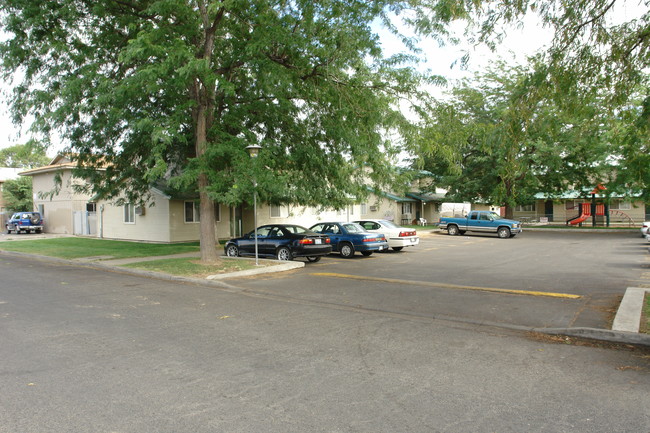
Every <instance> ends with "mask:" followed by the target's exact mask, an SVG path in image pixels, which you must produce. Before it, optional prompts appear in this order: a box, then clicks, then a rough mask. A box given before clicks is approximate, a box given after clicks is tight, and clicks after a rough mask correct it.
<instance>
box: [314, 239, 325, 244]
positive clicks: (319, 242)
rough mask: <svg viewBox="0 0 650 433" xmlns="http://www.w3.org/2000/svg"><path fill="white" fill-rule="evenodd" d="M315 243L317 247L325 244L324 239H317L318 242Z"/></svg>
mask: <svg viewBox="0 0 650 433" xmlns="http://www.w3.org/2000/svg"><path fill="white" fill-rule="evenodd" d="M314 243H315V244H316V245H320V244H322V243H323V240H322V239H316V240H315V241H314Z"/></svg>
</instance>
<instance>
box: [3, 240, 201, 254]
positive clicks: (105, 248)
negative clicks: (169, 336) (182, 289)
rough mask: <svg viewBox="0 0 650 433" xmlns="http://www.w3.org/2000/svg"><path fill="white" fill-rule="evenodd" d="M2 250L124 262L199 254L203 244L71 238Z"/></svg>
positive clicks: (5, 246) (9, 245)
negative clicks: (142, 258)
mask: <svg viewBox="0 0 650 433" xmlns="http://www.w3.org/2000/svg"><path fill="white" fill-rule="evenodd" d="M25 236H27V235H25ZM0 250H5V251H16V252H21V253H29V254H40V255H43V256H52V257H60V258H63V259H78V258H82V257H97V256H106V257H107V258H109V257H110V258H115V259H123V258H129V257H148V256H165V255H169V254H180V253H187V252H193V251H199V243H198V242H190V243H182V244H148V243H142V242H125V241H111V240H106V239H90V238H75V237H70V238H55V239H34V240H20V241H5V242H0Z"/></svg>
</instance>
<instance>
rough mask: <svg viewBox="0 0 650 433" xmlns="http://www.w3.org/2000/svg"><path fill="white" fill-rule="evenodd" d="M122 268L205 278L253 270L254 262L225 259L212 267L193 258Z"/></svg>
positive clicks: (135, 264) (139, 263)
mask: <svg viewBox="0 0 650 433" xmlns="http://www.w3.org/2000/svg"><path fill="white" fill-rule="evenodd" d="M274 264H275V263H274ZM260 265H261V266H264V265H265V263H263V262H260ZM123 267H126V268H132V269H143V270H147V271H153V272H162V273H165V274H170V275H178V276H181V277H195V278H205V277H207V276H208V275H215V274H223V273H226V272H237V271H244V270H247V269H252V268H255V262H254V261H249V260H232V259H226V260H220V261H219V262H218V263H216V264H214V265H204V264H201V263H200V262H199V261H198V260H197V259H195V258H182V259H181V258H179V259H160V260H153V261H148V262H138V263H131V264H128V265H123Z"/></svg>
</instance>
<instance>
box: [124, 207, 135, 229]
mask: <svg viewBox="0 0 650 433" xmlns="http://www.w3.org/2000/svg"><path fill="white" fill-rule="evenodd" d="M124 223H126V224H135V206H134V205H133V204H131V203H127V204H125V205H124Z"/></svg>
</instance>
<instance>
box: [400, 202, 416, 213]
mask: <svg viewBox="0 0 650 433" xmlns="http://www.w3.org/2000/svg"><path fill="white" fill-rule="evenodd" d="M406 214H409V215H413V203H412V202H410V201H405V202H403V203H402V215H406Z"/></svg>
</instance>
